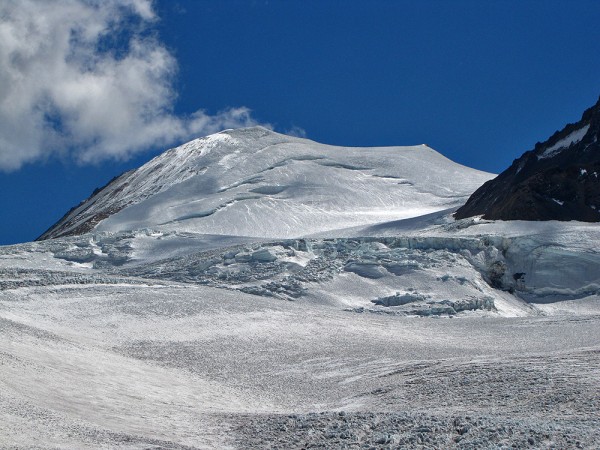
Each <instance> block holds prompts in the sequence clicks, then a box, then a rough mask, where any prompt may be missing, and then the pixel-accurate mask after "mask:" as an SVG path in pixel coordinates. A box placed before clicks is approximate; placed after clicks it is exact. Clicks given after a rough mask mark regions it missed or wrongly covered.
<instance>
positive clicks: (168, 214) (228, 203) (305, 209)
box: [40, 127, 491, 239]
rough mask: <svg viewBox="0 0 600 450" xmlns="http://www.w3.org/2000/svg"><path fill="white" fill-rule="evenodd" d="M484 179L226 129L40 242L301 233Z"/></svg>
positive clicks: (376, 216)
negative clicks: (103, 234)
mask: <svg viewBox="0 0 600 450" xmlns="http://www.w3.org/2000/svg"><path fill="white" fill-rule="evenodd" d="M490 177H491V175H490V174H488V173H485V172H480V171H477V170H474V169H470V168H467V167H464V166H461V165H459V164H456V163H454V162H452V161H450V160H448V159H447V158H445V157H443V156H442V155H440V154H439V153H437V152H435V151H434V150H432V149H431V148H429V147H427V146H425V145H420V146H413V147H380V148H347V147H334V146H329V145H323V144H318V143H316V142H313V141H309V140H306V139H300V138H295V137H290V136H286V135H282V134H278V133H275V132H272V131H270V130H267V129H265V128H261V127H253V128H246V129H238V130H227V131H224V132H221V133H217V134H214V135H211V136H207V137H204V138H200V139H196V140H194V141H191V142H189V143H187V144H184V145H182V146H181V147H178V148H175V149H172V150H169V151H167V152H165V153H163V154H162V155H160V156H158V157H157V158H155V159H153V160H152V161H150V162H148V163H147V164H145V165H143V166H142V167H140V168H139V169H137V170H134V171H130V172H127V173H125V174H123V175H121V176H120V177H118V178H116V179H115V180H113V181H112V182H111V183H109V184H108V185H107V186H106V187H104V188H103V189H101V190H99V191H97V192H95V193H94V194H93V195H92V196H91V197H90V198H89V199H87V200H86V201H84V202H83V203H82V204H81V205H79V206H77V207H76V208H75V209H73V210H72V211H70V212H69V213H67V215H66V216H65V217H63V219H61V220H60V221H59V222H58V223H57V224H56V225H54V226H53V227H52V228H50V229H49V230H48V231H47V232H46V233H44V234H43V235H42V236H41V237H40V239H48V238H55V237H59V236H68V235H78V234H82V233H85V232H88V231H90V230H93V229H95V230H97V231H112V232H116V231H123V230H133V229H139V228H160V229H164V230H177V231H189V232H195V233H206V234H221V235H238V236H254V237H268V238H280V237H296V236H304V235H307V234H313V233H318V232H324V231H328V230H334V229H339V228H347V227H351V226H359V225H369V224H377V223H380V222H386V221H390V220H398V219H404V218H409V217H417V216H421V215H424V214H428V213H431V212H435V211H440V210H445V209H448V208H453V207H457V206H459V205H460V204H462V203H464V201H465V200H466V198H467V196H468V195H470V194H471V193H472V192H473V190H474V189H475V188H476V187H477V186H480V185H481V184H482V183H483V182H484V181H486V180H488V179H490Z"/></svg>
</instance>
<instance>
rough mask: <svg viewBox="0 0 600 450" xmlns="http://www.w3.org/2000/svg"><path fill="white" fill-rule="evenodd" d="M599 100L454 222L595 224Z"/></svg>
mask: <svg viewBox="0 0 600 450" xmlns="http://www.w3.org/2000/svg"><path fill="white" fill-rule="evenodd" d="M599 137H600V99H599V100H598V103H596V105H594V106H593V107H591V108H590V109H588V110H586V111H585V112H584V113H583V116H582V118H581V120H580V121H579V122H577V123H573V124H569V125H567V126H566V127H565V128H564V129H562V130H561V131H557V132H556V133H554V134H553V135H552V136H551V137H550V139H548V140H547V141H546V142H543V143H537V144H536V145H535V148H534V149H533V150H530V151H528V152H526V153H524V154H523V156H521V157H520V158H518V159H516V160H515V161H514V162H513V163H512V165H511V166H510V167H509V168H508V169H506V170H505V171H504V172H502V173H501V174H500V175H498V177H496V178H495V179H493V180H491V181H488V182H486V183H485V184H484V185H483V186H481V187H480V188H479V189H477V190H476V191H475V192H474V193H473V195H472V196H471V197H470V198H469V200H468V201H467V203H466V204H465V205H464V206H462V207H461V208H459V209H458V211H457V212H456V214H455V217H456V218H457V219H464V218H466V217H471V216H477V215H483V218H485V219H491V220H579V221H583V222H598V221H600V142H599Z"/></svg>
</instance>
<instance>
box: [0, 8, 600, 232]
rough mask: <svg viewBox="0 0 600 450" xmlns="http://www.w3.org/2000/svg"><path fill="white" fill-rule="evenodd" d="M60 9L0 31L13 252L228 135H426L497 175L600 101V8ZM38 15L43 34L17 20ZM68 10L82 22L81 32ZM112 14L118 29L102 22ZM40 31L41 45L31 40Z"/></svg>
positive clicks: (0, 181) (375, 142) (15, 14)
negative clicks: (109, 187) (207, 138)
mask: <svg viewBox="0 0 600 450" xmlns="http://www.w3.org/2000/svg"><path fill="white" fill-rule="evenodd" d="M58 3H59V4H60V5H61V7H59V8H56V7H55V8H54V9H53V10H49V9H48V8H46V7H44V6H43V5H44V2H42V1H39V0H23V2H10V1H9V2H8V3H6V4H5V5H4V6H0V9H2V8H4V9H5V10H8V13H7V11H0V12H3V13H4V14H0V17H4V19H2V20H4V21H5V23H4V24H3V23H2V22H0V34H2V33H13V35H14V36H17V37H19V38H20V41H19V40H18V39H16V40H15V41H14V42H15V43H13V44H11V45H13V47H8V45H9V44H6V42H11V41H10V40H9V39H6V38H5V39H0V62H1V63H2V64H0V211H2V216H1V217H2V220H1V221H0V244H9V243H15V242H23V241H28V240H32V239H34V238H35V237H37V236H39V235H40V234H41V233H42V232H43V231H44V230H45V229H46V228H48V227H49V226H50V225H52V224H53V223H54V222H55V221H56V220H58V219H59V218H60V217H61V216H62V215H63V214H64V213H65V212H66V211H67V210H68V209H69V208H70V207H72V206H74V205H75V204H77V203H78V202H79V201H81V200H83V199H84V198H86V197H87V196H88V195H89V194H90V193H91V191H92V190H93V189H94V188H95V187H98V186H102V185H104V184H105V183H106V182H107V181H108V180H110V179H111V178H112V177H113V176H115V175H118V174H120V173H121V172H123V171H125V170H128V169H131V168H135V167H137V166H139V165H141V164H143V163H144V162H145V161H147V160H148V159H150V158H151V157H153V156H155V155H156V154H158V153H159V152H160V151H162V150H164V149H166V148H169V147H171V146H174V145H176V144H179V143H182V142H185V141H186V140H189V139H191V138H193V137H195V136H197V135H201V134H206V133H207V132H212V131H215V130H217V129H219V128H222V127H229V126H240V125H250V124H254V123H266V124H270V125H271V126H273V127H274V128H275V130H276V131H280V132H288V131H290V130H293V131H294V132H296V133H298V132H300V133H302V132H304V133H306V136H307V137H308V138H310V139H313V140H316V141H319V142H323V143H328V144H338V145H348V146H379V145H411V144H421V143H426V144H428V145H430V146H431V147H433V148H435V149H436V150H438V151H439V152H441V153H442V154H444V155H445V156H447V157H449V158H451V159H453V160H455V161H457V162H459V163H462V164H465V165H468V166H471V167H475V168H478V169H482V170H487V171H491V172H500V171H502V170H503V169H504V168H506V167H507V166H508V165H509V164H510V163H511V162H512V160H513V159H514V158H516V157H518V156H519V155H520V154H522V153H523V152H524V151H526V150H529V149H531V148H533V145H534V144H535V142H537V141H542V140H545V139H546V138H547V137H549V135H550V134H552V133H553V132H554V131H555V130H557V129H558V128H561V127H562V126H563V125H564V124H566V123H567V122H574V121H577V120H578V119H579V118H580V115H581V113H582V112H583V110H584V109H585V108H587V107H589V106H591V105H592V104H594V103H595V102H596V101H597V99H598V96H599V95H600V47H599V45H598V43H599V42H600V27H598V23H599V20H600V2H598V1H595V0H588V1H585V0H581V1H573V0H569V1H567V0H564V1H552V0H544V1H480V0H473V1H465V0H462V1H461V0H457V1H441V0H440V1H427V0H424V1H401V0H399V1H391V0H390V1H377V0H374V1H373V0H370V1H352V0H344V1H333V0H313V1H311V0H302V1H292V0H286V1H283V0H280V1H274V0H269V1H258V0H256V1H253V0H246V1H242V0H214V1H209V0H204V1H192V0H189V1H183V0H179V1H177V0H158V1H155V2H153V3H152V2H149V1H147V0H123V1H122V2H117V1H113V0H110V1H109V0H107V1H106V3H104V4H103V5H105V6H101V7H100V9H101V11H93V10H90V9H89V8H91V7H90V6H89V5H87V4H86V3H85V2H82V1H78V0H61V1H60V2H58ZM78 5H83V7H80V8H78ZM106 5H107V6H106ZM124 5H125V6H124ZM86 8H88V9H86ZM90 11H91V12H90ZM32 12H35V14H32ZM92 13H93V14H92ZM61 14H63V15H62V16H61ZM32 16H35V17H37V19H36V20H38V21H42V22H39V23H38V25H39V26H37V27H23V26H14V25H15V24H16V25H19V24H22V23H23V21H27V20H32V19H30V17H32ZM65 17H74V18H76V19H77V22H73V23H74V25H73V29H72V30H71V31H70V34H69V35H66V36H67V37H68V39H67V40H65V38H64V36H65V35H61V34H60V32H62V31H60V30H63V29H65V28H68V27H67V26H65V23H66V22H65V20H66V19H65ZM7 18H8V19H7ZM73 20H75V19H73ZM11 21H12V22H13V23H12V24H11V23H10V22H11ZM98 24H100V25H103V26H106V27H107V29H108V30H110V33H104V34H100V38H98V35H93V33H91V32H88V31H89V30H95V29H96V28H97V25H98ZM11 25H13V26H12V28H11ZM86 27H87V28H86ZM95 27H96V28H95ZM24 28H27V29H33V30H34V31H33V33H35V32H36V31H35V30H36V29H39V30H42V31H40V32H39V33H40V35H39V36H35V35H27V36H22V35H20V34H19V33H21V31H19V30H21V29H24ZM54 29H56V30H57V31H56V33H54V32H53V31H52V30H54ZM7 30H8V31H7ZM15 30H16V31H15ZM48 30H50V31H48ZM59 31H60V32H59ZM44 33H46V34H44ZM90 33H91V34H90ZM2 36H3V37H6V34H2ZM61 36H62V37H61ZM74 36H75V37H74ZM36 38H39V39H38V40H39V42H40V45H39V48H36V51H38V50H39V52H38V53H36V51H31V48H30V47H27V48H22V47H23V45H22V44H19V42H27V43H31V42H36ZM52 39H56V42H57V43H58V44H55V45H53V46H52V49H57V50H56V51H51V52H48V50H47V48H46V49H45V48H44V45H46V44H47V43H48V42H52ZM61 43H62V44H61ZM63 44H64V46H62V47H61V45H63ZM28 45H29V44H28ZM32 45H33V44H32ZM3 46H4V47H5V48H2V47H3ZM14 55H17V57H15V56H14ZM22 55H33V56H32V57H29V59H26V58H25V57H24V56H22ZM36 55H39V56H36ZM107 55H109V56H110V58H108V57H107ZM1 58H5V59H1ZM36 58H37V59H38V60H36ZM74 61H75V62H74ZM2 66H4V69H2ZM40 67H44V68H48V69H47V70H42V71H41V73H40ZM82 67H85V69H82ZM8 69H10V70H8ZM11 70H12V72H11ZM15 71H17V73H18V76H16V75H14V73H15ZM90 74H91V75H92V76H96V75H97V77H96V78H93V80H92V81H93V82H90ZM34 75H35V76H34ZM27 77H29V78H27ZM53 77H54V78H53ZM21 79H25V80H29V82H30V84H29V85H27V86H25V87H22V86H21V85H20V84H19V83H20V81H19V80H21ZM64 80H67V82H64ZM86 83H87V84H86ZM20 88H22V89H24V90H23V92H25V94H19V96H18V97H15V98H18V100H14V98H12V99H11V96H10V94H11V93H15V92H16V93H18V92H19V89H20ZM25 89H26V90H25ZM103 89H105V90H103ZM33 93H36V94H35V95H34V94H33ZM15 95H16V94H15ZM9 100H10V101H9ZM15 102H16V103H15ZM15 104H16V105H17V106H16V107H15V106H14V105H15ZM136 108H138V110H136ZM248 110H250V112H248ZM15 111H18V114H17V112H15ZM40 111H41V112H40ZM148 111H152V112H151V113H148ZM2 123H4V124H5V125H2ZM2 147H4V148H2Z"/></svg>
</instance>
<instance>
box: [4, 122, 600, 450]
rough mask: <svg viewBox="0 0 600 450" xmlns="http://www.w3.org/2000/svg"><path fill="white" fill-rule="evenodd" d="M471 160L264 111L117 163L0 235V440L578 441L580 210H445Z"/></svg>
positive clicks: (594, 267)
mask: <svg viewBox="0 0 600 450" xmlns="http://www.w3.org/2000/svg"><path fill="white" fill-rule="evenodd" d="M581 133H583V132H581ZM578 136H579V135H577V136H575V137H576V138H578ZM585 138H586V137H585V136H584V137H583V138H582V139H585ZM558 142H562V141H560V140H559V141H558ZM558 142H557V143H554V144H552V145H551V146H550V147H549V148H550V150H548V149H546V150H548V152H549V154H550V155H551V157H552V158H554V156H552V155H553V154H554V153H553V152H554V150H555V149H558V147H553V146H556V145H558ZM560 145H563V144H560ZM561 148H562V147H561ZM491 177H492V175H490V174H486V173H483V172H479V171H476V170H472V169H469V168H466V167H462V166H460V165H458V164H455V163H453V162H452V161H449V160H448V159H446V158H444V157H443V156H441V155H440V154H439V153H436V152H435V151H433V150H432V149H430V148H428V147H427V146H424V145H422V146H416V147H390V148H343V147H332V146H327V145H322V144H317V143H315V142H311V141H308V140H305V139H298V138H293V137H289V136H283V135H280V134H277V133H273V132H271V131H269V130H266V129H263V128H248V129H241V130H235V131H225V132H222V133H218V134H215V135H212V136H208V137H205V138H201V139H197V140H195V141H192V142H190V143H188V144H185V145H183V146H181V147H178V148H175V149H173V150H169V151H167V152H165V153H163V154H162V155H160V156H159V157H157V158H155V159H154V160H152V161H150V162H149V163H147V164H145V165H144V166H142V167H140V168H139V169H137V170H134V171H131V172H128V173H125V174H123V175H121V176H120V177H118V178H116V179H115V180H113V181H112V182H111V183H109V184H108V185H107V186H106V187H105V188H103V189H101V190H98V191H96V192H95V193H94V194H93V195H92V196H91V197H90V198H89V199H88V200H86V201H85V202H83V203H82V204H81V205H79V206H77V207H76V208H74V209H73V210H72V211H70V212H69V213H67V215H66V216H65V217H64V218H63V219H62V220H61V221H59V222H58V223H57V224H56V225H55V226H54V227H52V228H51V229H50V230H49V231H48V232H46V233H45V234H44V235H43V236H42V238H43V239H42V240H40V241H38V242H31V243H24V244H19V245H13V246H0V446H5V447H7V448H13V447H14V448H123V449H143V448H144V449H145V448H173V449H180V448H181V449H184V448H185V449H190V448H194V449H196V448H198V449H214V448H243V449H248V448H272V447H273V446H277V447H281V448H307V447H314V448H332V449H333V448H397V447H398V448H505V447H506V448H508V447H514V448H536V447H540V448H576V447H577V448H597V447H598V446H599V445H600V431H599V430H600V399H599V397H598V392H599V391H600V377H599V376H598V367H600V331H599V330H600V326H599V325H600V315H599V311H600V295H599V294H600V227H599V226H598V224H596V223H581V222H557V221H547V222H527V221H508V222H502V221H490V220H485V219H481V218H479V217H475V218H466V219H460V220H457V219H455V218H454V217H453V216H452V213H453V212H454V210H455V209H456V207H457V206H459V205H460V204H461V203H463V202H464V201H465V200H466V198H467V197H468V196H469V195H470V194H471V192H473V191H474V190H475V189H476V188H477V187H478V186H479V185H480V184H481V183H482V182H484V181H486V180H488V179H490V178H491ZM50 238H53V239H50ZM548 316H550V317H548ZM434 318H435V319H437V320H434ZM450 318H454V320H449V319H450Z"/></svg>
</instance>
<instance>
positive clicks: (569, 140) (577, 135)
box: [538, 124, 590, 159]
mask: <svg viewBox="0 0 600 450" xmlns="http://www.w3.org/2000/svg"><path fill="white" fill-rule="evenodd" d="M589 129H590V125H589V124H588V125H586V126H584V127H582V128H579V129H578V130H575V131H573V132H572V133H571V134H569V135H568V136H565V137H564V138H563V139H561V140H560V141H558V142H557V143H556V144H554V145H552V146H550V147H548V148H547V149H546V150H544V152H543V153H542V154H541V155H539V156H538V159H546V158H551V157H553V156H554V155H556V154H557V153H559V152H560V151H561V150H563V149H565V148H569V147H570V146H571V145H573V144H576V143H577V142H579V141H581V140H582V139H583V138H584V137H585V135H586V134H587V132H588V130H589Z"/></svg>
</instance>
